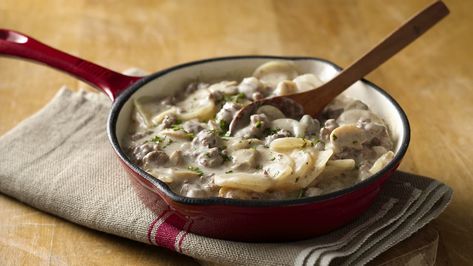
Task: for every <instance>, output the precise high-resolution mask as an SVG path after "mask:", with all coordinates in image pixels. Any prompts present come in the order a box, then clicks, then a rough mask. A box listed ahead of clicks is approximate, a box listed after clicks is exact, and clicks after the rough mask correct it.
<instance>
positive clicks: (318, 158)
mask: <svg viewBox="0 0 473 266" xmlns="http://www.w3.org/2000/svg"><path fill="white" fill-rule="evenodd" d="M311 153H312V156H313V157H314V158H315V162H314V167H313V168H312V170H311V171H309V172H308V173H307V174H306V175H304V176H301V177H299V181H298V183H299V186H300V187H301V188H305V187H307V186H308V185H310V184H311V183H312V182H313V181H314V180H315V179H316V178H317V177H318V176H319V175H320V174H321V173H322V172H323V171H324V169H325V165H326V164H327V162H328V160H329V159H330V157H332V154H333V150H325V151H320V152H311Z"/></svg>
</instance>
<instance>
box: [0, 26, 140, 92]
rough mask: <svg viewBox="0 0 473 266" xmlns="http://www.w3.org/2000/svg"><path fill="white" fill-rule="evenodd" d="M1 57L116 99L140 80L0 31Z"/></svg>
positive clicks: (37, 42)
mask: <svg viewBox="0 0 473 266" xmlns="http://www.w3.org/2000/svg"><path fill="white" fill-rule="evenodd" d="M0 55H6V56H13V57H19V58H24V59H29V60H32V61H34V62H37V63H42V64H46V65H49V66H51V67H53V68H56V69H58V70H62V71H64V72H66V73H68V74H70V75H72V76H75V77H77V78H79V79H80V80H82V81H84V82H87V83H89V84H90V85H92V86H94V87H96V88H98V89H100V90H102V91H103V92H105V93H106V94H107V95H108V96H109V97H110V99H112V101H113V100H115V99H116V97H117V96H118V95H119V94H120V93H121V92H122V91H124V90H125V89H126V88H128V87H129V86H130V85H132V84H133V83H135V82H136V81H138V80H139V79H141V77H131V76H125V75H122V74H120V73H118V72H115V71H112V70H109V69H107V68H104V67H101V66H99V65H96V64H94V63H91V62H88V61H86V60H83V59H80V58H77V57H75V56H72V55H70V54H67V53H64V52H61V51H59V50H57V49H54V48H52V47H50V46H47V45H45V44H43V43H41V42H39V41H37V40H35V39H33V38H31V37H29V36H27V35H24V34H22V33H19V32H16V31H12V30H6V29H0Z"/></svg>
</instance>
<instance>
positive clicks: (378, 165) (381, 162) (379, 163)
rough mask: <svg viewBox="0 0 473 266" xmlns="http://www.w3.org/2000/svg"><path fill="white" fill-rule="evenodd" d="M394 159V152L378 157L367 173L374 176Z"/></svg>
mask: <svg viewBox="0 0 473 266" xmlns="http://www.w3.org/2000/svg"><path fill="white" fill-rule="evenodd" d="M393 158H394V152H392V151H388V152H386V153H385V154H383V155H382V156H381V157H379V158H378V159H377V160H376V162H374V164H373V166H372V167H371V168H370V170H369V172H370V173H371V174H375V173H377V172H379V170H381V169H382V168H383V167H384V166H386V165H387V164H388V163H389V162H390V161H391V160H392V159H393Z"/></svg>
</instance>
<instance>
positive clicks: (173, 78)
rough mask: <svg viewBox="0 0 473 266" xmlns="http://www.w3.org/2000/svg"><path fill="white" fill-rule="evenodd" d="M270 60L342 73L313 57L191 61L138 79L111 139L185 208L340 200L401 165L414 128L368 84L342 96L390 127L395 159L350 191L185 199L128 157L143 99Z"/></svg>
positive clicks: (115, 111)
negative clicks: (134, 121) (302, 195)
mask: <svg viewBox="0 0 473 266" xmlns="http://www.w3.org/2000/svg"><path fill="white" fill-rule="evenodd" d="M271 60H290V61H292V62H294V63H295V65H296V67H297V70H298V72H299V73H301V74H303V73H312V74H314V75H316V76H317V77H319V78H320V79H321V80H322V81H324V82H326V81H328V80H330V79H332V78H333V77H334V76H336V75H337V73H338V72H339V71H340V70H341V68H340V67H338V66H337V65H335V64H333V63H331V62H329V61H326V60H323V59H319V58H312V57H279V56H233V57H221V58H212V59H207V60H201V61H195V62H190V63H186V64H182V65H178V66H174V67H171V68H169V69H166V70H163V71H160V72H157V73H154V74H152V75H150V76H147V77H145V78H143V79H142V80H139V81H138V82H137V83H135V84H133V85H132V86H130V87H129V88H128V89H126V90H125V91H124V92H123V93H121V94H120V95H119V96H118V97H117V98H116V101H115V102H114V104H113V107H112V111H111V112H110V116H109V120H108V127H107V128H108V135H109V138H110V141H111V143H112V145H113V148H114V149H115V151H116V153H117V154H118V156H119V157H120V158H121V159H122V160H123V162H124V163H125V164H126V165H127V166H128V167H129V168H131V169H132V170H133V171H135V172H137V173H138V174H140V175H141V176H142V177H144V178H145V179H146V180H147V181H149V182H150V183H152V184H153V185H154V186H156V187H157V188H158V189H160V190H161V191H163V192H164V193H165V194H166V195H167V196H168V197H169V198H171V199H172V200H174V201H177V202H179V203H183V204H191V205H211V204H228V205H237V206H242V207H251V206H284V205H292V204H304V203H308V202H316V201H324V200H328V199H331V198H335V197H338V196H341V195H343V194H345V193H348V192H351V191H354V190H357V189H360V188H362V187H364V186H368V185H369V184H371V183H372V182H374V181H375V180H377V179H378V178H380V177H382V176H383V175H384V174H386V173H387V172H388V171H390V170H391V169H394V168H396V167H397V165H398V164H399V163H400V161H401V159H402V158H403V156H404V154H405V153H406V150H407V147H408V145H409V140H410V127H409V122H408V119H407V116H406V114H405V113H404V111H403V110H402V108H401V107H400V105H399V104H398V103H397V102H396V101H395V100H394V99H393V98H392V97H391V96H390V95H389V94H388V93H387V92H385V91H384V90H382V89H381V88H379V87H378V86H376V85H374V84H373V83H371V82H369V81H367V80H361V81H357V82H356V83H354V84H353V85H352V86H350V87H349V88H348V89H347V90H346V91H344V92H343V93H342V94H343V95H346V96H348V97H352V98H355V99H358V100H360V101H362V102H364V103H365V104H367V105H368V106H369V108H370V109H371V111H372V112H374V113H375V114H377V115H378V116H380V117H381V118H382V119H383V120H384V121H385V122H386V124H387V125H388V127H389V132H390V133H391V135H392V137H393V139H394V144H395V145H394V147H395V149H394V152H395V156H394V159H393V160H392V161H391V162H390V163H389V164H388V165H386V166H385V167H384V168H383V169H382V170H381V171H380V172H378V173H377V174H375V175H373V176H371V177H369V178H367V179H366V180H364V181H362V182H360V183H358V184H355V185H353V186H351V187H348V188H345V189H342V190H339V191H335V192H332V193H329V194H325V195H321V196H316V197H310V198H301V199H290V200H238V199H224V198H207V199H200V198H188V197H184V196H180V195H178V194H176V193H174V192H173V191H171V190H170V188H169V187H168V186H167V185H166V184H165V183H163V182H161V181H160V180H158V179H157V178H155V177H154V176H152V175H150V174H148V173H146V172H145V171H143V170H142V169H141V168H139V167H138V166H136V165H135V164H134V163H132V161H131V160H130V159H129V158H128V157H127V155H126V154H125V152H124V150H125V149H126V147H124V143H125V141H124V140H125V138H126V137H127V131H128V128H129V123H130V117H131V113H132V111H133V99H136V98H140V97H143V96H147V97H148V96H151V97H165V96H169V95H173V94H175V93H178V92H179V91H180V90H182V89H183V88H185V87H186V85H187V84H189V83H190V82H192V81H204V82H212V81H214V82H215V81H220V80H237V81H239V80H241V79H242V78H244V77H249V76H251V75H252V73H253V71H254V70H255V69H256V68H257V67H258V66H260V65H261V64H264V63H266V62H268V61H271Z"/></svg>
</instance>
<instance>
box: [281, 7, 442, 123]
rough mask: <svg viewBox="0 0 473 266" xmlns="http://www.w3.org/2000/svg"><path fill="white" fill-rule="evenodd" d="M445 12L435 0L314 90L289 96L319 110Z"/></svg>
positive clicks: (313, 110) (310, 110) (313, 111)
mask: <svg viewBox="0 0 473 266" xmlns="http://www.w3.org/2000/svg"><path fill="white" fill-rule="evenodd" d="M448 13H449V11H448V8H447V7H446V6H445V4H444V3H443V2H442V1H437V2H434V3H433V4H431V5H429V6H428V7H426V8H425V9H424V10H422V11H420V12H419V13H417V14H416V15H414V16H413V17H411V18H410V19H409V20H408V21H407V22H406V23H405V24H404V25H402V26H400V27H399V28H398V29H396V30H395V31H394V32H392V33H391V34H390V35H389V36H387V37H386V38H385V39H384V40H382V41H381V42H380V43H378V45H376V46H375V47H374V48H373V49H371V50H370V51H369V52H367V53H366V54H365V55H363V56H362V57H361V58H359V59H358V60H356V61H355V62H354V63H352V64H351V65H350V66H349V67H348V68H346V69H345V70H343V71H342V72H340V74H338V75H337V76H336V77H335V78H333V79H332V80H330V81H328V82H327V83H325V84H324V85H322V86H320V87H319V88H318V89H316V90H311V91H307V92H303V93H299V94H294V95H290V96H288V97H289V98H292V99H293V100H295V101H296V102H298V103H300V104H302V106H304V110H305V112H306V113H308V114H312V115H314V114H317V113H319V112H320V111H321V110H322V109H323V108H324V107H325V106H326V105H327V104H328V103H330V102H331V101H332V100H333V98H335V97H336V96H337V95H338V94H340V93H341V92H342V91H344V90H345V89H346V88H348V87H349V86H350V85H352V84H353V83H355V82H356V81H358V80H360V79H361V78H363V77H364V76H366V75H367V74H369V73H370V72H371V71H373V70H374V69H375V68H377V67H378V66H380V65H381V64H382V63H384V62H385V61H387V60H388V59H389V58H391V57H392V56H393V55H395V54H396V53H397V52H399V51H400V50H401V49H403V48H404V47H406V46H407V45H408V44H410V43H411V42H412V41H414V40H415V39H417V38H418V37H419V36H421V35H422V34H423V33H424V32H426V31H427V30H428V29H430V28H431V27H432V26H433V25H435V24H436V23H437V22H438V21H440V20H441V19H442V18H444V17H445V16H446V15H447V14H448Z"/></svg>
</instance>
